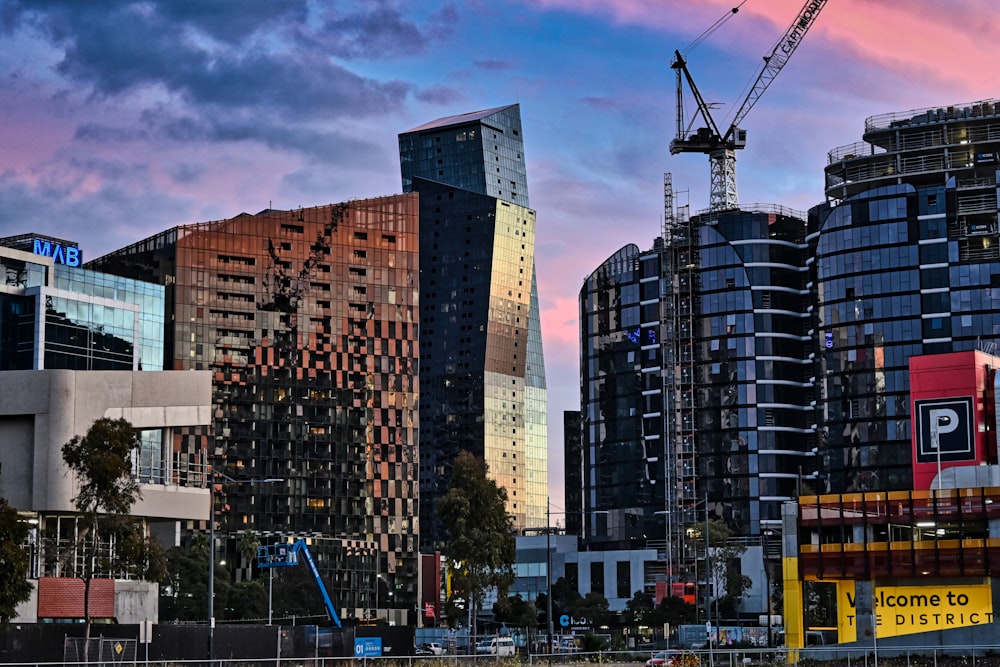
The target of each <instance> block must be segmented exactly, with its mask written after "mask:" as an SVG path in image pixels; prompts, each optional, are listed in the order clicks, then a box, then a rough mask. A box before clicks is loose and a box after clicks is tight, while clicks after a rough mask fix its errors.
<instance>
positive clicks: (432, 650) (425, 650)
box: [417, 642, 445, 655]
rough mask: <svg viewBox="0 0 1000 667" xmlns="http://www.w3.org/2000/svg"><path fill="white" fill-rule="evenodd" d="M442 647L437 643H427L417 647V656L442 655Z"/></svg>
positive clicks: (443, 651)
mask: <svg viewBox="0 0 1000 667" xmlns="http://www.w3.org/2000/svg"><path fill="white" fill-rule="evenodd" d="M444 653H445V650H444V646H442V645H441V644H439V643H438V642H428V643H426V644H421V645H420V646H418V647H417V655H444Z"/></svg>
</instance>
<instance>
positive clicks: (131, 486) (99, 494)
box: [62, 418, 140, 514]
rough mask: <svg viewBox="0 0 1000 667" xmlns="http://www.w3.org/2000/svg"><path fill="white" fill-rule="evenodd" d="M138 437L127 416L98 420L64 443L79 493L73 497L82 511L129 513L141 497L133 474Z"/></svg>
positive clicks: (66, 457)
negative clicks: (82, 432) (85, 431)
mask: <svg viewBox="0 0 1000 667" xmlns="http://www.w3.org/2000/svg"><path fill="white" fill-rule="evenodd" d="M138 449H139V437H138V434H137V433H136V431H135V429H134V428H132V425H131V424H130V423H128V421H126V420H124V419H108V418H103V419H98V420H97V421H95V422H94V423H93V425H92V426H91V427H90V430H88V431H87V435H85V436H83V437H80V436H78V435H77V436H74V437H73V439H71V440H70V441H69V442H67V443H66V444H65V445H63V448H62V455H63V460H64V461H65V462H66V465H67V466H68V467H69V469H70V470H71V471H73V472H74V473H76V477H77V481H78V482H79V484H80V492H79V493H78V494H77V496H76V497H75V498H74V499H73V503H74V504H75V505H76V508H77V510H79V511H80V512H81V513H83V514H96V513H97V512H105V513H107V514H128V513H129V512H130V511H131V510H132V505H134V504H135V501H136V500H137V499H138V498H139V497H140V494H139V482H138V480H137V479H136V478H135V477H134V476H133V475H132V453H133V452H134V451H136V450H138Z"/></svg>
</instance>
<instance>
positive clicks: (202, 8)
mask: <svg viewBox="0 0 1000 667" xmlns="http://www.w3.org/2000/svg"><path fill="white" fill-rule="evenodd" d="M305 11H306V10H305V6H304V5H303V4H302V3H285V2H277V1H276V2H249V3H247V2H239V1H235V0H230V1H229V2H223V1H222V0H212V1H209V2H201V1H200V0H187V1H183V2H174V1H173V0H169V1H168V0H164V1H163V2H160V3H156V2H144V3H134V2H111V1H109V2H104V3H98V2H71V1H67V2H57V1H55V0H49V1H48V2H46V1H45V0H41V1H40V2H32V3H15V4H13V5H11V6H10V8H9V10H8V11H7V12H5V16H6V17H7V18H6V21H7V23H8V24H11V25H13V24H14V23H18V22H19V23H20V24H21V25H24V26H31V27H32V28H34V29H35V30H37V31H39V32H41V33H42V34H43V35H45V36H47V37H48V38H49V39H50V40H51V41H52V42H53V43H54V44H55V45H56V46H58V47H59V48H61V49H62V53H63V58H62V60H61V61H60V62H59V63H58V65H57V68H56V69H57V71H58V72H59V73H60V74H62V75H63V76H65V77H66V78H67V79H69V80H70V81H72V82H75V83H82V84H86V85H88V86H90V87H91V89H92V91H93V92H94V94H96V95H98V96H100V97H112V96H118V95H121V94H123V93H126V92H138V91H143V90H147V89H156V88H158V87H162V88H163V89H165V90H166V91H169V92H171V93H176V94H178V95H179V96H180V97H181V99H183V100H184V101H185V102H186V103H187V104H189V105H191V106H193V107H195V108H199V109H203V108H205V107H209V108H211V110H212V111H213V112H214V113H218V112H219V111H220V109H222V108H225V109H241V108H243V109H251V108H252V109H264V110H268V109H270V110H272V111H274V112H275V113H281V114H282V115H283V116H284V117H285V118H286V119H287V118H289V117H293V118H298V117H303V116H311V115H315V114H316V112H317V109H318V108H321V109H322V110H323V113H324V114H326V115H327V116H329V117H330V118H331V119H333V118H336V117H339V116H348V115H356V114H358V113H362V112H363V113H367V114H385V113H393V112H396V111H399V110H400V109H401V108H402V105H403V103H404V101H405V98H406V95H407V94H408V92H409V90H410V86H409V84H406V83H403V82H399V81H388V82H380V81H375V80H372V79H369V78H365V77H362V76H359V75H357V74H355V73H353V72H351V71H349V70H348V69H346V68H345V67H343V66H341V65H339V64H337V63H335V62H334V61H333V60H332V59H331V56H334V55H337V52H336V50H333V51H330V50H321V49H320V48H319V47H320V45H322V44H324V41H326V42H329V32H330V31H331V30H335V32H336V34H337V35H338V38H337V40H336V41H337V43H338V44H340V49H339V50H340V51H341V52H342V53H348V54H352V53H358V48H359V47H360V45H362V44H365V45H367V48H369V49H374V51H373V52H381V53H383V54H386V53H390V52H404V53H405V52H409V51H410V50H411V49H413V48H422V46H423V44H424V43H425V42H426V40H427V39H428V38H427V37H426V36H425V35H424V34H422V33H421V32H420V30H419V29H418V28H417V27H416V26H415V25H414V24H412V23H407V22H405V21H403V20H402V19H401V18H400V15H399V12H398V11H397V10H395V9H393V8H392V7H390V6H389V5H387V4H384V3H379V4H376V5H375V6H374V7H373V8H371V9H370V10H368V11H366V13H364V14H356V15H351V16H344V17H341V18H340V19H338V20H337V21H335V22H334V24H335V25H333V26H331V24H330V23H328V24H327V25H325V26H324V28H323V31H322V32H323V36H324V37H327V39H326V40H320V39H317V38H316V36H315V35H312V34H311V33H310V29H309V28H308V26H307V25H306V24H305V23H304V20H305V18H306V16H305ZM351 44H353V46H352V45H351ZM393 49H396V50H398V51H393Z"/></svg>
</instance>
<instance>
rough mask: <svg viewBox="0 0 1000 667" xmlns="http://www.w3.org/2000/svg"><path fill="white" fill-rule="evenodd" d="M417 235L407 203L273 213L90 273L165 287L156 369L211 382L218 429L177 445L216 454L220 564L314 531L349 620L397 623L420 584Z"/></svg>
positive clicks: (184, 237)
mask: <svg viewBox="0 0 1000 667" xmlns="http://www.w3.org/2000/svg"><path fill="white" fill-rule="evenodd" d="M417 225H418V217H417V197H416V196H415V195H396V196H390V197H380V198H375V199H366V200H356V201H351V202H350V203H347V204H337V205H329V206H318V207H314V208H306V209H297V210H292V211H277V210H266V211H262V212H261V213H258V214H256V215H248V214H240V215H238V216H236V217H234V218H231V219H228V220H221V221H216V222H207V223H201V224H193V225H185V226H181V227H176V228H173V229H170V230H167V231H165V232H163V233H161V234H157V235H156V236H153V237H150V238H148V239H145V240H143V241H139V242H138V243H136V244H133V245H132V246H129V247H127V248H123V249H121V250H118V251H116V252H114V253H111V254H109V255H106V256H104V257H102V258H100V259H98V260H95V261H94V262H92V263H91V265H92V266H95V267H100V268H102V269H103V270H106V271H109V272H113V273H117V274H122V275H131V276H134V277H137V278H142V279H145V280H151V281H156V282H160V283H163V284H165V285H166V286H167V289H166V303H167V313H168V321H169V326H168V329H167V337H166V338H167V340H166V351H167V353H166V364H167V365H168V367H170V368H174V369H195V370H202V369H204V370H211V371H213V372H214V382H213V396H214V401H215V404H216V412H215V421H214V428H213V432H212V434H207V433H201V432H194V433H190V434H188V436H187V437H186V439H185V440H184V441H183V443H182V444H181V445H179V446H180V447H182V448H183V449H184V451H186V452H187V453H188V454H189V455H190V456H192V457H197V456H200V455H202V452H204V451H206V450H207V451H208V452H209V453H210V461H211V463H212V466H213V469H214V471H215V472H216V473H217V477H216V479H215V482H216V490H215V494H214V495H215V499H216V505H215V507H216V512H217V517H218V521H219V529H218V530H217V535H220V539H221V543H220V545H219V549H220V552H219V553H220V556H222V555H226V561H227V562H229V563H236V564H237V565H236V567H238V568H239V571H240V572H241V573H242V574H243V575H246V574H247V573H249V571H250V564H251V560H252V559H248V558H247V557H246V556H245V555H244V554H242V553H241V550H240V549H238V548H237V545H238V542H239V539H240V538H241V536H243V535H246V534H248V533H249V532H250V531H253V533H254V534H255V535H256V536H257V537H258V538H259V539H260V540H261V542H262V543H264V544H267V543H269V542H277V541H285V540H286V539H288V538H291V537H310V538H311V539H312V544H311V547H310V548H311V550H312V552H313V554H314V555H315V557H316V559H317V562H318V564H319V567H320V569H321V571H322V573H323V576H324V579H325V581H326V582H327V584H328V588H329V591H330V594H331V597H332V598H333V600H334V604H335V605H336V606H337V607H338V608H339V609H340V610H341V615H342V616H343V617H345V618H358V619H363V618H371V617H372V616H373V615H374V614H376V613H377V614H378V617H379V618H381V619H383V620H388V621H390V622H392V623H395V624H400V625H402V624H406V623H412V622H414V619H415V614H416V606H417V586H418V577H417V553H418V536H419V530H418V523H417V520H416V516H417V512H418V510H417V504H418V498H419V492H418V488H417V465H418V455H417V448H418V444H419V443H418V433H419V419H418V407H419V406H418V401H419V394H420V389H419V384H418V376H417V365H418V363H419V356H420V351H419V350H418V349H417V331H418V322H417V311H416V308H417V303H418V285H419V265H418V260H417V247H418V241H417V234H418V226H417ZM259 480H277V481H271V482H269V483H266V484H264V483H257V482H258V481H259ZM316 600H317V602H318V600H319V596H318V593H317V596H316ZM320 609H321V607H320Z"/></svg>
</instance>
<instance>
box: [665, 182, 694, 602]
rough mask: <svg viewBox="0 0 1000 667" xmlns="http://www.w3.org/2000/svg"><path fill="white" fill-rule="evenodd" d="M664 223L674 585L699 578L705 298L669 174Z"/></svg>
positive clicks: (668, 506) (686, 219)
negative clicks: (693, 536)
mask: <svg viewBox="0 0 1000 667" xmlns="http://www.w3.org/2000/svg"><path fill="white" fill-rule="evenodd" d="M663 222H664V224H663V253H662V261H661V271H662V274H661V275H662V280H661V285H663V290H664V293H663V294H662V295H661V297H662V304H663V306H662V308H661V319H662V329H663V335H662V337H661V340H662V345H663V350H662V359H663V385H664V393H663V396H664V402H665V405H664V421H665V424H664V429H665V431H664V432H665V438H664V449H665V451H664V457H663V460H664V483H665V486H664V503H665V507H664V513H665V518H666V534H667V544H666V561H667V579H668V581H669V582H670V583H671V584H673V583H674V582H678V581H695V580H696V578H697V577H696V574H695V573H696V571H697V561H698V558H699V556H700V554H699V550H698V545H699V544H700V541H697V540H695V541H692V540H688V539H687V538H686V531H687V529H688V528H691V527H692V526H696V525H698V508H697V506H698V504H699V502H698V500H699V498H700V497H701V496H702V495H703V492H702V490H701V489H699V488H698V483H697V460H696V448H695V430H696V427H697V419H696V414H695V413H696V408H697V393H696V381H697V374H696V361H697V356H698V355H697V351H696V347H695V344H694V332H695V326H694V320H695V317H696V315H697V313H698V311H699V306H698V298H699V294H700V288H699V277H698V266H699V257H698V246H697V239H696V235H695V233H694V230H693V229H692V226H691V219H690V208H689V206H688V205H687V204H685V205H683V206H678V205H677V204H676V202H675V198H674V190H673V179H672V176H671V174H669V173H666V174H664V177H663Z"/></svg>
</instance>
